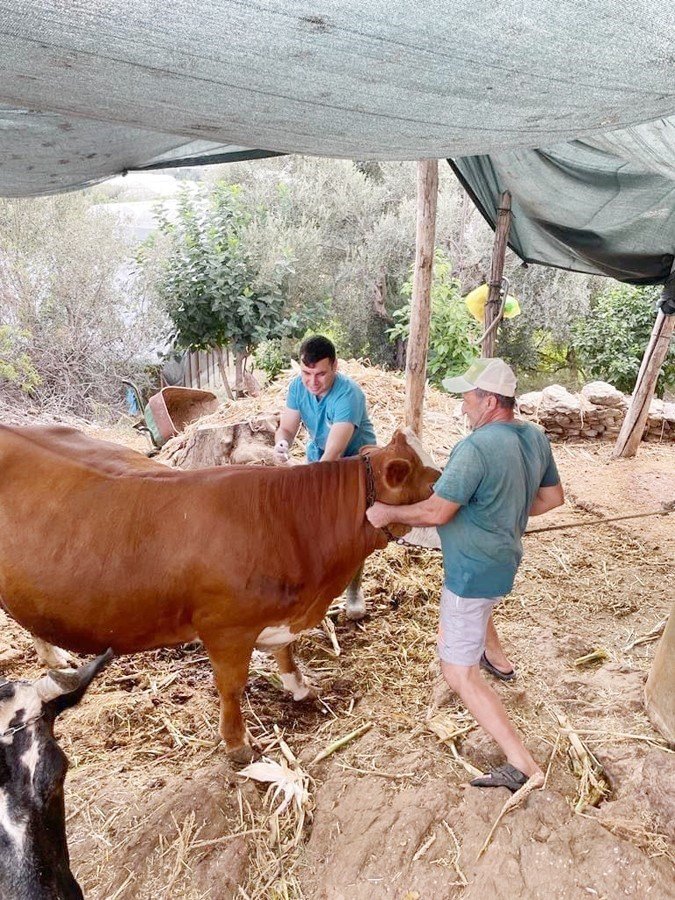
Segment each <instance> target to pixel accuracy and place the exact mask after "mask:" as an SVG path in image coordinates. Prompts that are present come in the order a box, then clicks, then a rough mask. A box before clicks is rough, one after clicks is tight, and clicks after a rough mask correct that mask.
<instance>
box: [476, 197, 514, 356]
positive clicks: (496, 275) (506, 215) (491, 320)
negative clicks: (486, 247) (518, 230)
mask: <svg viewBox="0 0 675 900" xmlns="http://www.w3.org/2000/svg"><path fill="white" fill-rule="evenodd" d="M510 227H511V194H510V193H509V192H508V191H504V193H503V194H502V196H501V197H500V200H499V209H498V210H497V223H496V226H495V240H494V244H493V245H492V265H491V266H490V283H489V284H490V292H489V293H488V298H487V303H486V304H485V311H484V313H483V326H484V329H485V331H484V334H483V344H482V356H484V357H492V356H494V355H495V341H496V337H497V328H498V326H499V322H498V321H496V320H497V318H498V316H499V310H500V307H501V287H502V276H503V275H504V256H505V255H506V244H507V241H508V239H509V229H510Z"/></svg>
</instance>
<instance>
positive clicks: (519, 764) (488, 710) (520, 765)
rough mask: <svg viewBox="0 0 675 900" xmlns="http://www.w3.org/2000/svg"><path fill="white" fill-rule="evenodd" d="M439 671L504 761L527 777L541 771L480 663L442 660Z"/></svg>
mask: <svg viewBox="0 0 675 900" xmlns="http://www.w3.org/2000/svg"><path fill="white" fill-rule="evenodd" d="M441 671H442V672H443V677H444V678H445V680H446V681H447V683H448V684H449V685H450V687H451V688H452V689H453V691H455V692H456V693H457V694H459V696H460V697H461V699H462V702H463V703H464V704H465V706H466V708H467V709H468V710H469V712H470V713H471V715H472V716H473V717H474V719H475V720H476V721H477V722H478V724H479V725H480V726H481V727H482V728H484V729H485V731H487V733H488V734H489V735H490V736H491V737H492V738H494V740H495V741H496V742H497V743H498V744H499V746H500V747H501V748H502V750H503V751H504V754H505V755H506V759H507V762H509V763H511V765H512V766H515V767H516V769H520V771H521V772H523V773H524V774H525V775H527V777H528V778H529V777H530V776H531V775H534V774H535V773H536V772H541V769H540V767H539V766H538V765H537V763H536V762H535V759H534V757H533V756H532V754H531V753H530V752H529V750H528V749H527V748H526V747H525V745H524V744H523V742H522V740H521V738H520V735H519V734H518V732H517V731H516V729H515V728H514V726H513V725H512V724H511V721H510V720H509V717H508V716H507V714H506V710H505V709H504V706H503V704H502V702H501V700H500V699H499V697H498V696H497V694H496V693H495V692H494V691H493V690H492V688H491V687H490V685H489V684H488V683H487V681H485V679H484V678H483V676H482V675H481V673H480V669H479V667H478V666H477V665H475V666H456V665H453V664H451V663H446V662H442V661H441Z"/></svg>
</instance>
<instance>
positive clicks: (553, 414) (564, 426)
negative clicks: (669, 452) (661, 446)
mask: <svg viewBox="0 0 675 900" xmlns="http://www.w3.org/2000/svg"><path fill="white" fill-rule="evenodd" d="M629 402H630V398H629V397H627V396H626V395H625V394H622V393H621V391H618V390H617V389H616V388H614V387H612V385H611V384H607V383H606V382H604V381H593V382H591V383H590V384H587V385H585V386H584V387H583V388H582V389H581V392H580V393H579V394H572V393H570V392H569V391H568V390H567V389H566V388H564V387H562V386H561V385H559V384H552V385H551V386H550V387H547V388H544V390H543V391H532V392H530V393H528V394H523V395H522V396H521V397H519V398H518V407H519V409H520V415H521V416H522V418H524V419H528V420H529V421H531V422H537V423H539V424H540V425H541V426H542V427H543V428H544V430H545V431H546V433H547V434H548V435H549V436H550V438H551V440H566V439H568V438H572V439H575V438H576V439H579V438H581V439H583V438H606V439H610V440H615V439H616V436H617V435H618V433H619V431H620V429H621V424H622V422H623V419H624V416H625V415H626V410H627V409H628V404H629ZM643 440H659V441H662V440H666V441H672V440H675V403H664V402H663V401H662V400H657V399H654V400H653V401H652V404H651V407H650V410H649V418H648V419H647V424H646V426H645V432H644V435H643Z"/></svg>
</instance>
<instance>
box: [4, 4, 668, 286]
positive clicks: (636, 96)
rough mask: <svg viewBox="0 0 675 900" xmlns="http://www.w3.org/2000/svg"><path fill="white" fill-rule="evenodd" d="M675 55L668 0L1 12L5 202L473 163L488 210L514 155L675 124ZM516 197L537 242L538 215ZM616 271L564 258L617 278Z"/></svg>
mask: <svg viewBox="0 0 675 900" xmlns="http://www.w3.org/2000/svg"><path fill="white" fill-rule="evenodd" d="M674 39H675V4H672V3H663V2H662V0H659V2H656V0H634V2H632V3H630V4H628V3H625V2H623V0H594V2H593V3H586V2H583V3H582V2H581V0H578V2H573V0H568V2H560V0H501V2H499V3H495V2H494V0H419V2H417V3H410V2H405V0H403V2H400V3H398V4H396V3H392V2H391V0H368V2H367V3H365V2H363V0H311V2H310V0H284V2H281V0H277V2H272V0H268V2H260V0H256V2H251V0H201V2H199V3H198V4H195V3H194V2H190V3H188V2H187V0H174V2H171V0H164V2H162V3H160V2H155V0H117V2H108V3H101V2H93V0H89V2H87V0H73V2H69V3H64V2H63V0H51V2H50V0H11V2H10V0H0V194H2V195H4V196H31V195H39V194H45V193H52V192H57V191H63V190H66V189H70V188H75V187H82V186H84V185H86V184H91V183H94V182H96V181H99V180H102V179H104V178H107V177H110V176H111V175H115V174H118V173H120V172H123V171H127V170H131V169H145V168H153V167H159V166H165V165H178V164H195V163H201V162H207V161H211V162H214V161H222V160H231V159H241V158H247V157H256V156H264V155H274V154H276V153H306V154H316V155H323V156H331V157H345V158H353V159H383V160H385V159H419V158H424V157H428V158H438V159H441V158H448V157H453V158H455V159H457V158H458V157H467V156H470V157H477V159H473V160H472V161H471V164H469V163H467V167H466V170H465V171H464V172H463V177H464V178H465V180H466V183H467V184H469V185H471V186H472V190H473V192H474V194H475V195H476V197H477V198H478V199H481V194H482V195H483V196H482V200H481V203H482V206H483V208H484V210H485V211H486V213H488V214H489V208H490V197H489V194H490V188H489V187H487V185H489V184H490V182H492V183H493V184H494V185H495V186H496V187H497V188H502V187H504V186H506V185H504V184H502V178H503V175H502V170H501V169H500V163H499V161H500V160H502V159H503V158H505V157H506V156H510V154H514V153H517V152H518V151H528V150H530V151H531V150H533V149H534V148H542V147H549V148H551V147H553V148H554V149H555V151H556V152H557V151H558V149H559V145H560V144H563V143H566V142H569V141H574V142H580V141H583V142H585V143H586V145H587V146H588V147H590V148H591V150H592V149H593V148H594V147H595V144H594V143H593V141H595V140H596V139H599V138H601V137H603V136H604V139H607V132H609V131H615V130H616V129H624V130H625V129H627V128H629V126H635V125H641V124H643V123H646V122H647V123H648V122H652V123H654V122H655V121H656V120H659V119H667V117H669V116H675V56H674V55H673V49H672V48H673V46H674V43H675V41H674ZM627 133H628V132H627ZM663 133H664V134H665V140H667V141H668V142H669V144H668V146H669V147H671V146H672V133H669V132H667V131H664V132H663ZM574 146H578V147H583V146H584V144H583V143H577V144H575V145H574ZM650 146H651V145H649V146H648V147H647V149H646V151H645V155H646V154H647V153H648V152H651V149H650ZM547 152H548V153H552V151H547ZM565 152H567V151H565ZM598 152H600V153H602V152H603V151H602V149H600V150H599V151H598ZM611 152H612V153H614V150H612V151H611ZM486 155H489V160H488V161H487V162H485V159H486ZM528 155H531V154H528V153H526V152H523V154H522V158H523V159H526V158H528ZM554 155H555V154H554ZM478 157H479V158H478ZM533 158H534V157H533ZM542 158H543V157H542ZM556 158H557V157H556ZM617 158H619V159H623V157H621V156H619V157H617ZM493 162H495V165H494V166H492V163H493ZM470 165H472V166H474V169H475V171H471V170H470ZM557 165H558V168H559V169H562V168H564V164H562V163H561V164H557ZM573 165H575V166H576V165H580V166H581V168H584V167H586V172H587V175H586V178H592V177H595V176H592V175H591V174H588V173H592V172H593V167H592V165H586V163H585V162H584V161H583V160H582V161H581V163H579V164H577V163H574V164H573ZM491 166H492V171H491V168H490V167H491ZM619 168H620V166H617V171H618V169H619ZM477 171H480V173H481V174H480V178H479V177H478V175H476V174H475V172H477ZM525 171H526V169H523V172H525ZM524 177H529V175H525V174H523V175H522V176H518V180H519V181H520V180H522V178H524ZM537 177H538V176H537ZM601 177H602V178H603V179H605V183H607V179H608V177H609V176H607V173H606V171H605V170H604V169H603V170H602V172H601ZM643 177H644V173H643V174H638V175H636V177H635V180H634V181H633V182H632V184H633V187H634V190H633V191H632V194H631V196H635V195H636V194H637V193H638V192H641V191H642V181H641V179H642V178H643ZM655 177H656V176H655V174H654V173H653V171H652V170H650V171H649V172H647V180H648V181H649V184H648V186H647V191H648V193H649V196H650V199H645V200H644V202H641V204H640V208H641V209H642V210H645V209H647V208H648V209H649V212H651V211H652V210H653V209H654V207H652V206H650V205H649V204H651V202H652V200H651V198H652V197H655V196H656V194H657V193H658V188H657V187H656V186H655V182H654V178H655ZM628 180H629V179H624V181H623V182H621V184H620V189H621V190H622V191H623V188H624V186H625V185H627V183H628ZM666 180H667V176H666ZM567 185H568V186H569V189H570V190H572V189H573V188H572V186H571V185H572V181H571V180H568V181H567ZM543 190H544V188H543V187H542V191H543ZM514 194H517V195H518V203H519V207H520V208H519V211H518V223H517V227H518V228H519V229H520V230H521V231H522V226H523V225H524V218H525V217H526V216H528V215H529V214H530V213H529V207H530V206H532V205H533V201H532V198H531V197H530V198H529V199H528V197H527V196H525V195H524V197H523V201H522V204H521V201H520V195H519V194H518V192H517V191H515V188H514ZM645 196H646V195H645ZM662 197H663V202H664V203H666V204H667V208H668V210H669V215H670V217H671V218H670V228H671V231H670V237H671V238H672V206H673V203H672V195H671V197H670V199H669V200H668V199H667V198H666V197H665V195H662ZM580 202H581V201H580ZM584 202H585V201H584ZM593 202H594V203H596V207H595V210H594V211H592V212H590V213H589V214H588V217H587V218H588V222H592V223H595V222H596V221H600V220H599V219H598V214H599V212H600V210H599V208H598V203H599V202H600V201H599V200H598V197H595V198H594V200H593ZM534 205H535V206H536V204H534ZM620 206H622V212H621V215H622V217H623V218H622V220H621V223H622V225H623V224H625V223H626V221H627V213H626V210H625V208H623V205H622V204H620ZM563 212H564V214H562V213H561V214H560V215H559V214H558V212H557V211H556V207H555V206H552V207H550V209H548V210H547V211H545V213H543V214H542V213H541V208H540V207H537V215H538V217H539V218H540V219H542V220H543V221H549V220H550V221H552V222H553V223H556V224H557V225H558V226H560V229H561V230H560V231H559V232H558V233H557V235H556V238H557V240H559V242H560V244H561V245H562V246H565V245H566V235H567V233H568V232H570V233H571V232H577V231H581V230H583V227H585V226H583V227H582V225H580V221H583V217H582V219H581V220H580V219H579V218H576V219H573V220H570V219H569V218H568V216H567V212H565V211H564V210H563ZM609 218H610V222H609V228H610V232H611V229H613V228H614V220H613V218H612V217H611V216H610V217H609ZM588 222H587V224H588ZM605 224H606V220H605V222H603V223H602V228H603V229H604V228H605ZM661 227H662V226H661V224H659V228H661ZM593 228H594V229H595V224H593ZM532 230H533V233H534V231H535V229H534V228H533V229H532ZM543 230H544V231H546V230H547V229H546V228H544V229H543ZM596 230H597V229H596ZM624 230H626V229H624ZM664 230H665V231H666V232H667V227H664ZM553 231H554V229H552V228H549V229H548V232H549V233H550V234H553ZM519 233H520V232H519ZM600 233H601V236H602V239H603V240H605V239H606V236H605V232H604V230H603V231H601V232H600ZM643 235H644V240H645V241H648V240H651V237H652V235H651V233H647V230H643ZM573 236H574V235H573ZM667 239H668V236H667V234H666V238H665V239H664V240H665V241H666V242H667ZM523 240H524V243H523V245H522V250H523V253H525V254H531V258H533V259H534V258H537V257H540V260H539V261H541V262H550V261H551V260H548V259H546V258H545V256H546V254H547V253H548V252H549V249H550V248H549V249H546V248H544V241H543V240H542V239H541V236H539V238H538V243H536V244H535V243H534V242H533V241H530V242H529V243H528V241H525V239H524V238H523ZM609 240H612V241H613V240H614V236H613V233H611V234H610V238H609ZM551 243H555V241H551V239H549V244H551ZM576 243H577V244H578V243H579V241H577V242H576ZM672 244H673V241H672V240H671V241H670V248H669V250H668V251H667V252H671V253H672ZM514 246H515V247H516V249H518V245H517V244H515V243H514ZM622 246H623V245H622ZM645 246H646V245H643V244H641V245H640V247H639V248H637V250H636V253H637V255H638V256H640V255H643V254H644V252H645ZM654 246H655V243H652V244H650V245H649V247H650V248H653V247H654ZM659 246H661V245H659ZM542 248H544V249H542ZM617 248H618V244H617ZM558 250H560V247H558ZM519 252H520V251H519ZM574 254H576V256H575V255H574ZM605 256H606V254H605V253H604V251H603V252H598V253H595V254H590V255H587V256H586V257H584V256H583V254H580V253H579V252H578V250H574V251H573V252H572V251H570V255H569V256H568V257H564V254H563V256H562V258H561V256H560V255H558V256H557V257H556V259H555V260H553V262H554V264H556V265H569V266H570V267H575V268H576V267H578V265H577V263H579V264H580V265H581V264H583V265H585V266H587V267H588V266H591V267H593V266H595V267H596V268H592V270H593V271H597V270H600V271H603V269H602V266H601V265H600V263H601V262H602V260H603V259H604V258H605ZM580 260H581V262H580ZM603 264H604V263H603ZM610 268H612V266H610ZM633 268H634V269H635V271H633V270H631V272H630V273H629V274H630V275H632V276H635V277H636V278H637V280H653V279H655V278H658V277H659V276H658V274H657V273H656V269H655V268H654V266H653V265H652V266H651V267H648V271H647V270H644V267H643V266H642V264H640V265H639V266H637V267H635V266H634V267H633ZM585 270H588V269H585ZM617 271H619V272H621V269H620V268H619V269H618V270H617Z"/></svg>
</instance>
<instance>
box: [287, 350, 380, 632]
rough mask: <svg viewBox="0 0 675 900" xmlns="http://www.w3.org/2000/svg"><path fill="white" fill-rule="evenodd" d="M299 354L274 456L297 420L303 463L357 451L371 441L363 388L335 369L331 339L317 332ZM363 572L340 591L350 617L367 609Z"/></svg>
mask: <svg viewBox="0 0 675 900" xmlns="http://www.w3.org/2000/svg"><path fill="white" fill-rule="evenodd" d="M299 357H300V375H298V377H297V378H294V379H293V381H292V382H291V384H290V387H289V389H288V397H287V399H286V407H285V409H284V410H283V412H282V413H281V419H280V422H279V428H278V429H277V432H276V435H275V447H274V453H275V455H276V457H277V459H278V460H279V461H284V460H286V459H288V451H289V448H290V446H291V444H292V443H293V441H294V439H295V436H296V434H297V432H298V428H299V427H300V423H302V424H303V425H304V426H305V428H306V429H307V431H308V433H309V437H310V442H309V443H308V445H307V461H308V462H319V461H321V462H332V461H334V460H337V459H340V458H341V457H343V456H356V454H357V453H358V452H359V450H360V449H361V447H364V446H366V445H367V444H376V443H377V440H376V438H375V431H374V430H373V426H372V423H371V421H370V419H369V418H368V411H367V409H366V398H365V396H364V393H363V391H362V390H361V388H360V387H359V386H358V384H357V383H356V382H355V381H353V380H352V379H351V378H349V377H348V376H347V375H342V374H341V373H340V372H338V362H337V354H336V352H335V346H334V345H333V343H332V342H331V341H329V340H328V338H326V337H323V336H322V335H315V336H314V337H311V338H307V340H305V341H303V343H302V344H301V346H300V352H299ZM362 574H363V567H361V568H360V569H359V571H358V572H357V573H356V575H355V577H354V579H353V580H352V582H351V584H350V585H349V587H348V588H347V590H346V592H345V596H346V607H347V616H348V618H350V619H360V618H362V617H363V615H364V614H365V611H366V607H365V600H364V598H363V593H362V591H361V577H362Z"/></svg>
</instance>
